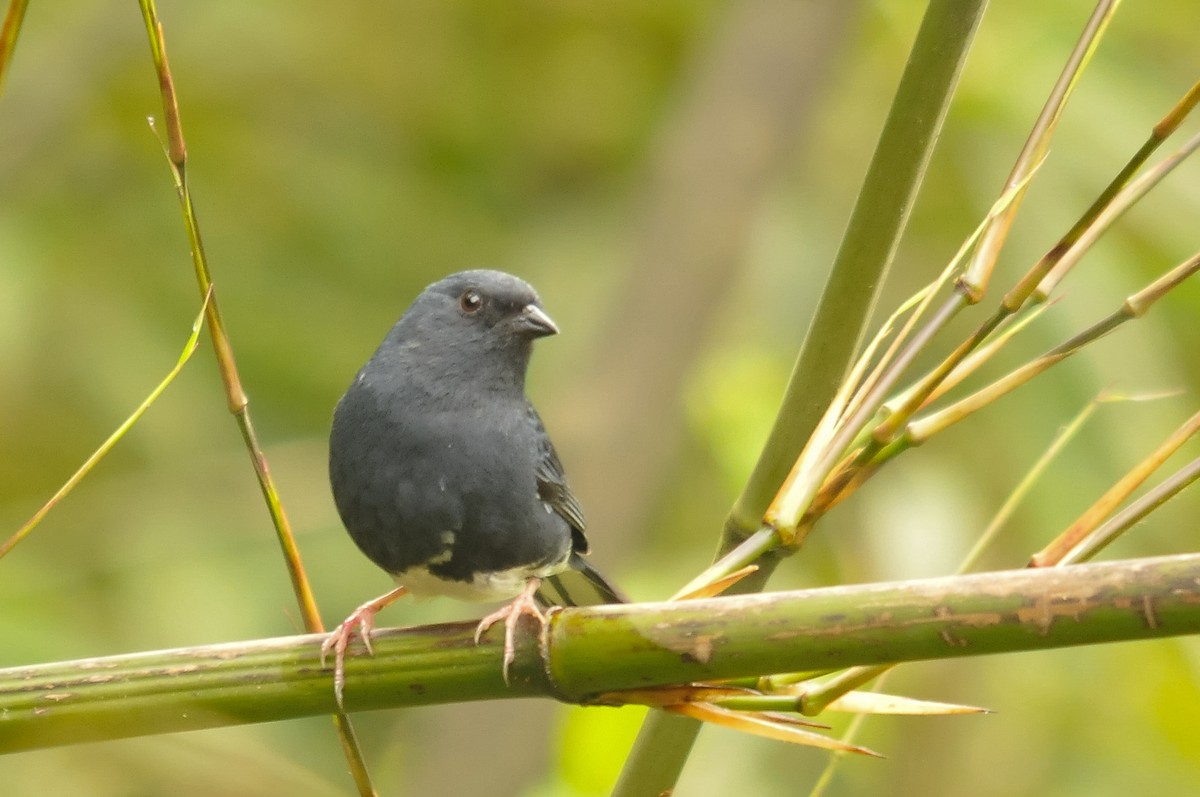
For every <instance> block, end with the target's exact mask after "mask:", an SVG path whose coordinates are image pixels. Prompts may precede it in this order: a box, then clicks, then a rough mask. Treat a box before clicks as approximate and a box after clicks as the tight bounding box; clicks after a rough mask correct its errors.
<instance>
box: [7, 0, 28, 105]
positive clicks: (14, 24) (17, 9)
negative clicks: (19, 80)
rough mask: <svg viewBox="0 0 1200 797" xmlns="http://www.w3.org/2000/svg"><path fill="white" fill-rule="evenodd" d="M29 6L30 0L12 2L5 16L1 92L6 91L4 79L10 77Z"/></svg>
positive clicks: (14, 0) (13, 0)
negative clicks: (14, 53)
mask: <svg viewBox="0 0 1200 797" xmlns="http://www.w3.org/2000/svg"><path fill="white" fill-rule="evenodd" d="M27 5H29V0H11V2H9V4H8V13H6V14H5V15H4V25H3V27H0V91H2V90H3V89H4V78H6V77H8V66H9V64H11V63H12V56H13V51H14V50H15V49H16V48H17V35H18V34H19V33H20V32H21V22H22V21H23V20H24V19H25V7H26V6H27Z"/></svg>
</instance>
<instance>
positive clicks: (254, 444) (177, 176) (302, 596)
mask: <svg viewBox="0 0 1200 797" xmlns="http://www.w3.org/2000/svg"><path fill="white" fill-rule="evenodd" d="M139 5H140V6H141V9H142V19H143V21H144V22H145V24H146V35H147V37H148V38H149V40H150V53H151V56H152V58H153V60H154V70H155V74H156V75H157V76H158V82H159V91H160V93H161V95H162V102H163V115H164V118H165V121H166V144H165V147H164V149H165V152H166V155H167V161H168V163H169V164H170V167H171V175H172V178H173V179H174V182H175V191H176V194H177V195H178V197H179V204H180V208H181V210H182V213H183V221H184V227H185V229H186V230H187V236H188V248H189V251H190V252H191V255H192V266H193V268H194V270H195V274H196V283H197V285H198V287H199V288H200V292H201V293H202V294H204V295H205V296H206V297H209V298H208V304H207V308H208V328H209V332H210V334H211V336H212V343H213V350H214V352H215V354H216V360H217V366H218V369H219V370H220V373H221V381H222V383H223V385H224V387H225V396H226V403H227V405H228V407H229V411H230V412H231V413H232V414H233V416H234V418H235V420H236V422H237V424H238V429H239V430H240V431H241V434H242V439H243V441H244V442H245V444H246V449H247V451H248V452H249V454H250V461H251V465H252V467H253V468H254V474H255V477H256V478H257V479H258V485H259V489H260V490H261V491H262V494H263V498H264V500H265V501H266V504H267V511H268V513H269V514H270V516H271V521H272V523H273V525H274V527H275V533H276V537H277V539H278V541H279V546H280V549H281V551H282V553H283V559H284V563H285V565H286V567H287V570H288V577H289V578H290V580H291V583H292V591H293V593H294V594H295V597H296V602H297V604H298V605H299V608H300V615H301V617H302V619H303V622H304V627H305V628H306V629H307V630H309V631H310V632H314V633H315V632H320V631H323V630H324V624H323V623H322V621H321V613H320V611H319V610H318V608H317V601H316V597H315V596H314V595H313V591H312V586H311V585H310V583H309V581H308V575H307V573H306V572H305V570H304V563H303V561H302V559H301V558H300V549H299V547H298V546H297V545H296V538H295V535H294V534H293V533H292V527H291V523H290V522H289V521H288V518H287V513H286V512H285V511H284V508H283V502H282V501H281V500H280V498H279V491H278V490H277V489H276V488H275V482H274V479H272V478H271V471H270V468H269V467H268V465H267V457H266V455H265V454H264V453H263V451H262V447H261V446H260V445H259V443H258V438H257V435H256V434H255V432H254V425H253V423H252V421H251V418H250V406H249V400H248V399H247V398H246V393H245V391H244V390H243V389H242V382H241V377H240V376H239V374H238V369H237V363H236V361H235V360H234V355H233V346H232V345H231V344H230V342H229V336H228V334H227V332H226V330H225V323H224V321H223V319H222V317H221V311H220V308H219V306H218V304H217V299H216V293H215V289H214V285H213V281H212V276H211V274H210V272H209V268H208V259H207V258H206V257H205V254H204V243H203V240H202V239H201V237H200V224H199V222H198V221H197V219H196V211H195V207H194V205H193V203H192V194H191V191H190V190H189V189H188V185H187V146H186V144H185V142H184V137H183V125H182V123H181V121H180V117H179V102H178V98H177V96H176V93H175V82H174V79H173V78H172V76H171V69H170V66H169V64H168V62H167V53H166V41H165V38H164V36H163V28H162V23H161V22H159V20H158V12H157V10H156V9H155V6H154V0H139ZM333 723H334V727H335V728H336V729H337V734H338V739H339V741H340V742H341V746H342V751H343V752H344V753H345V755H346V760H347V763H348V764H349V767H350V774H351V777H352V778H353V779H354V783H355V786H356V787H357V789H358V792H359V794H360V795H362V796H363V797H373V796H374V795H375V788H374V786H373V784H372V783H371V777H370V774H369V773H368V771H367V766H366V759H365V758H364V757H363V754H362V749H361V746H360V745H359V743H358V739H357V737H356V735H355V732H354V728H353V726H352V725H351V723H350V718H349V717H348V716H346V715H345V714H344V713H342V712H340V711H334V712H333Z"/></svg>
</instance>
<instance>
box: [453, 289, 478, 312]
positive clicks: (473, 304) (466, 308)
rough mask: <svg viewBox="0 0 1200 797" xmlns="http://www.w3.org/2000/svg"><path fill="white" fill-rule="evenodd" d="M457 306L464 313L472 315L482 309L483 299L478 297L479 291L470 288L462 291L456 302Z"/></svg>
mask: <svg viewBox="0 0 1200 797" xmlns="http://www.w3.org/2000/svg"><path fill="white" fill-rule="evenodd" d="M458 306H459V307H461V308H462V311H463V312H464V313H467V314H468V315H474V314H475V313H478V312H479V311H480V310H481V309H483V297H482V296H480V295H479V291H477V290H475V289H474V288H471V289H469V290H466V291H463V295H462V297H461V298H460V299H459V300H458Z"/></svg>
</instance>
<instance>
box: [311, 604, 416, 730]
mask: <svg viewBox="0 0 1200 797" xmlns="http://www.w3.org/2000/svg"><path fill="white" fill-rule="evenodd" d="M407 592H408V590H406V589H405V588H404V587H396V588H395V589H394V590H392V591H391V592H389V593H387V594H385V595H380V596H379V597H378V598H375V599H374V600H369V601H367V602H366V603H364V604H363V605H362V606H359V607H358V608H357V609H355V610H354V611H352V612H350V616H349V617H347V618H346V619H345V620H342V622H341V624H340V625H338V627H337V628H335V629H333V632H332V633H331V634H330V635H329V637H328V638H327V639H326V640H325V641H324V642H322V643H321V667H322V668H324V667H325V658H326V657H327V656H328V655H329V651H331V650H332V651H333V694H334V696H335V697H336V698H337V704H338V708H339V709H343V710H344V709H345V706H344V705H343V704H342V693H343V692H344V691H345V688H346V648H347V647H348V646H349V645H350V640H351V639H352V638H353V637H354V632H355V630H357V631H358V635H359V636H360V637H362V641H363V646H364V647H365V648H366V649H367V653H370V654H371V655H372V656H374V655H375V651H374V650H372V649H371V630H372V629H373V628H374V627H375V615H376V614H378V613H379V611H380V609H383V608H384V607H385V606H387V605H389V604H391V603H393V602H395V601H396V599H398V598H400V597H401V596H403V595H404V594H405V593H407Z"/></svg>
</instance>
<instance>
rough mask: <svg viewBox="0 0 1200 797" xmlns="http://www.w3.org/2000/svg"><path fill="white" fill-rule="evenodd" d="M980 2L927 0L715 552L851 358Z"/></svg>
mask: <svg viewBox="0 0 1200 797" xmlns="http://www.w3.org/2000/svg"><path fill="white" fill-rule="evenodd" d="M985 6H986V2H985V0H971V1H967V0H933V2H931V3H930V4H929V8H928V10H927V11H926V13H925V16H924V18H923V19H922V22H921V28H920V30H919V31H918V33H917V38H916V41H915V42H914V43H913V49H912V54H911V56H910V60H909V62H908V65H907V66H906V67H905V70H904V74H903V75H902V76H901V79H900V85H899V86H898V88H897V90H896V96H895V98H894V100H893V101H892V107H891V110H890V111H889V114H888V118H887V120H886V121H885V123H884V127H883V131H882V133H881V134H880V139H879V144H878V146H877V147H876V149H875V154H874V156H873V157H872V160H871V164H870V166H869V167H868V169H867V175H866V177H865V179H864V181H863V187H862V190H861V191H860V192H859V196H858V200H857V202H856V204H855V207H854V210H853V212H852V213H851V217H850V221H849V223H848V225H847V228H846V233H845V236H844V237H843V240H842V245H841V248H840V249H839V250H838V254H837V257H836V258H835V260H834V264H833V268H832V271H831V272H830V276H829V281H828V282H827V283H826V285H825V289H824V291H823V293H822V296H821V300H820V302H819V303H818V306H817V311H816V314H815V316H814V318H813V322H812V324H811V326H810V327H809V330H808V333H807V334H806V336H805V339H804V343H803V344H802V346H801V350H800V354H799V356H798V357H797V360H796V364H795V366H794V368H793V369H792V375H791V378H790V380H789V382H788V385H787V388H786V391H785V394H784V398H783V401H782V406H781V408H780V412H779V414H778V416H777V418H776V421H775V425H774V427H773V428H772V429H771V433H770V435H769V437H768V439H767V442H766V444H765V446H764V447H763V451H762V454H761V455H760V456H759V459H758V462H757V464H756V465H755V468H754V471H753V472H752V474H751V476H750V479H749V480H748V481H747V484H746V487H745V488H744V489H743V491H742V493H741V495H740V496H739V497H738V499H737V501H736V503H735V504H734V506H733V509H732V511H731V513H730V517H729V520H728V522H727V523H726V533H725V539H724V540H723V542H722V546H721V550H722V551H725V550H728V549H730V548H732V547H733V546H735V545H736V544H737V543H738V542H739V541H740V540H741V539H742V538H744V537H746V536H747V535H749V534H751V533H753V532H754V531H755V530H757V529H758V527H759V524H760V521H761V519H762V516H763V513H764V512H765V511H766V509H767V506H768V505H770V503H771V501H772V499H773V498H774V497H775V494H776V492H777V491H778V489H779V486H780V484H782V482H783V479H784V478H785V477H786V476H787V474H788V471H789V470H790V469H791V467H792V464H793V463H794V462H795V461H796V457H797V456H798V455H799V453H800V450H801V448H802V447H803V445H804V443H805V441H806V440H808V438H809V436H810V435H811V434H812V431H813V429H814V428H815V427H816V424H817V422H818V421H819V420H820V418H821V415H822V413H823V412H824V409H825V407H826V406H827V405H828V404H829V401H830V400H831V399H832V397H833V396H834V395H835V394H836V393H837V390H838V387H839V386H840V384H841V381H842V377H843V376H844V375H845V373H846V371H847V369H848V368H849V367H850V365H851V363H852V362H853V360H854V354H855V351H856V350H857V349H858V347H859V345H860V344H861V342H862V340H863V336H864V335H865V332H866V328H867V322H868V320H869V318H870V315H871V311H872V310H873V309H874V306H875V302H876V299H877V297H878V292H879V289H880V287H881V285H882V283H883V281H884V279H885V278H886V276H887V272H888V268H889V267H890V265H891V262H892V258H893V256H894V255H895V252H896V248H897V246H898V245H899V241H900V237H901V235H902V234H903V231H904V229H905V227H906V225H907V222H908V216H909V213H910V211H911V209H912V206H913V203H914V202H915V200H916V196H917V192H918V189H919V188H920V185H921V182H922V179H923V177H924V175H925V169H926V167H927V166H928V163H929V159H930V157H931V156H932V153H933V147H934V144H935V143H936V141H937V137H938V134H939V133H940V131H941V127H942V122H943V121H944V120H945V116H946V111H947V110H948V109H949V106H950V99H951V97H952V96H953V94H954V87H955V86H956V85H957V82H958V75H959V73H960V71H961V69H962V65H963V62H964V61H965V58H966V53H967V50H968V49H969V47H970V44H971V41H972V39H973V37H974V34H975V29H976V26H977V25H978V23H979V20H980V18H981V17H982V15H983V10H984V7H985Z"/></svg>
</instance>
